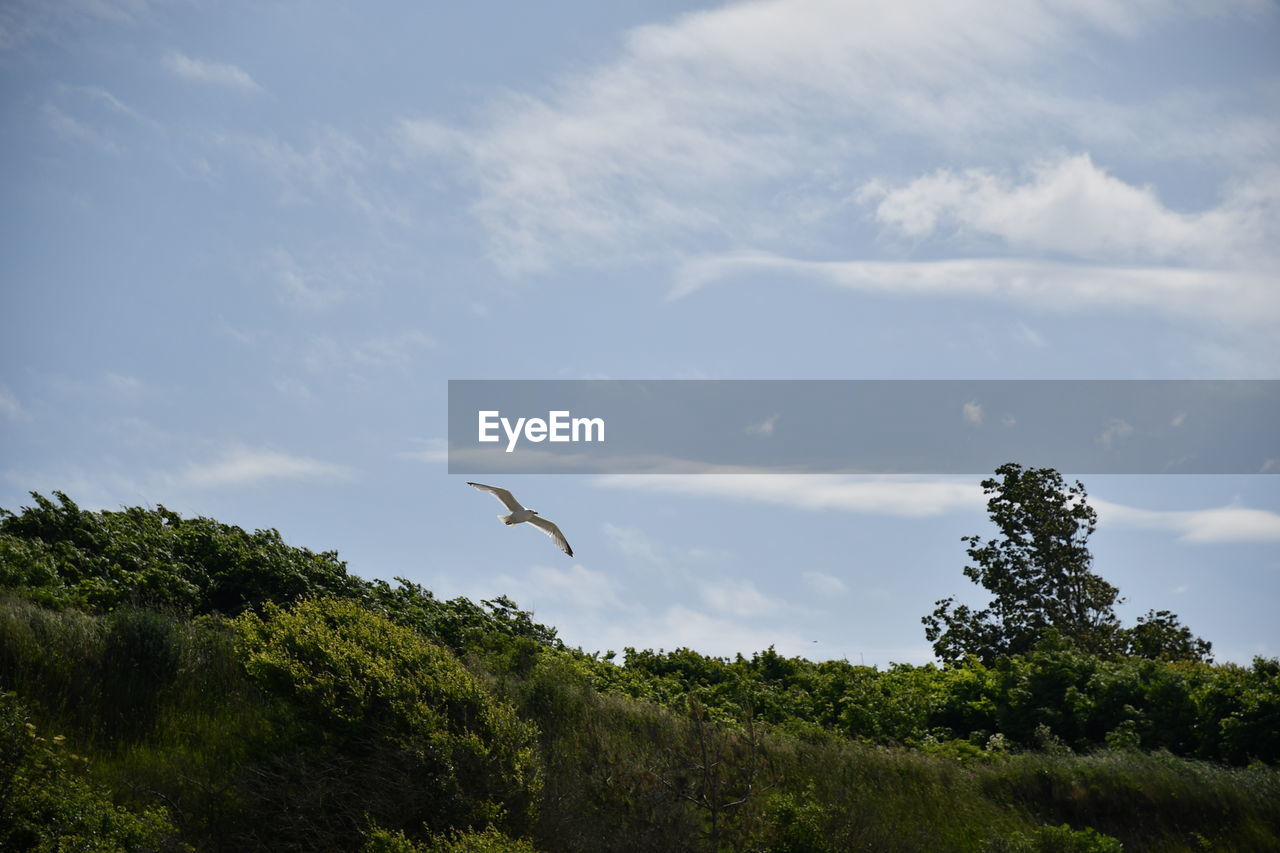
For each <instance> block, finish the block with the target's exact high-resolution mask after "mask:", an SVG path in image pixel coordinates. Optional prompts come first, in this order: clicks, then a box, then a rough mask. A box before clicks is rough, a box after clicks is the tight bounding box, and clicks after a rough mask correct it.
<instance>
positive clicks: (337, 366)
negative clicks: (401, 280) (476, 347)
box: [302, 329, 436, 374]
mask: <svg viewBox="0 0 1280 853" xmlns="http://www.w3.org/2000/svg"><path fill="white" fill-rule="evenodd" d="M435 347H436V341H435V339H434V338H432V337H431V336H430V335H428V334H426V333H425V332H421V331H419V330H417V329H409V330H407V331H403V332H390V333H387V334H384V335H377V336H374V337H371V338H366V339H365V340H363V341H357V342H355V343H342V342H339V341H337V340H334V339H333V338H330V337H326V336H323V335H320V336H316V337H314V338H312V339H311V340H310V341H309V342H308V344H307V350H306V353H305V354H304V355H303V358H302V362H303V364H304V365H305V366H306V368H307V369H308V370H311V371H313V372H315V373H326V374H331V373H334V372H346V373H357V372H359V371H360V370H364V369H369V370H388V369H405V368H408V367H412V366H413V364H414V363H415V362H416V361H417V359H418V357H419V355H420V354H421V353H422V352H424V351H426V350H431V349H434V348H435Z"/></svg>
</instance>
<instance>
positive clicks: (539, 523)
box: [529, 515, 573, 557]
mask: <svg viewBox="0 0 1280 853" xmlns="http://www.w3.org/2000/svg"><path fill="white" fill-rule="evenodd" d="M529 523H530V524H532V525H533V526H534V527H541V528H542V529H543V530H545V531H546V532H547V535H548V536H550V537H551V538H552V540H554V541H555V543H556V547H557V548H559V549H560V550H561V551H564V552H565V553H566V554H568V555H569V556H570V557H572V556H573V549H572V548H570V547H569V543H568V541H566V540H565V538H564V534H563V533H561V532H560V528H559V527H556V525H555V522H554V521H547V520H546V519H545V518H543V517H542V516H540V515H535V516H534V517H533V518H531V519H529Z"/></svg>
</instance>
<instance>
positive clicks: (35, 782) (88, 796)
mask: <svg viewBox="0 0 1280 853" xmlns="http://www.w3.org/2000/svg"><path fill="white" fill-rule="evenodd" d="M84 763H85V759H84V758H83V757H82V756H79V755H76V754H75V753H72V752H70V751H68V749H67V745H66V739H65V738H64V737H62V736H61V735H55V736H53V737H51V738H46V737H43V736H41V735H40V733H39V730H38V729H37V727H36V726H35V725H34V724H33V723H32V722H31V719H30V715H29V713H28V712H27V710H26V709H25V708H24V707H23V705H22V703H21V702H19V701H18V699H17V697H16V696H15V695H14V694H12V693H4V694H0V849H4V850H10V851H14V853H18V851H26V850H31V851H55V850H56V851H64V850H65V851H71V850H76V851H87V853H116V851H120V853H124V851H144V850H147V851H152V850H175V851H176V850H181V849H184V848H183V847H182V846H181V845H179V844H178V843H177V841H176V840H175V839H176V834H177V833H176V830H175V829H174V827H173V825H172V824H171V823H170V822H169V815H168V813H167V811H166V810H165V809H163V808H159V807H153V808H149V809H145V810H143V811H141V812H132V811H129V810H128V809H125V808H122V807H120V806H118V805H116V804H115V803H113V802H112V801H111V798H110V796H109V794H108V793H107V792H106V791H105V790H102V789H101V788H98V787H95V786H93V785H91V784H89V783H88V782H87V781H85V779H84V777H83V774H82V773H80V772H78V770H79V768H78V767H77V765H83V764H84Z"/></svg>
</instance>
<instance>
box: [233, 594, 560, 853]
mask: <svg viewBox="0 0 1280 853" xmlns="http://www.w3.org/2000/svg"><path fill="white" fill-rule="evenodd" d="M236 627H237V630H238V633H239V639H238V649H239V654H240V655H241V657H242V660H243V662H244V667H245V670H246V671H247V672H248V674H249V676H250V677H251V678H252V679H253V680H254V681H255V682H257V683H258V684H259V685H261V687H262V688H263V689H265V690H266V691H268V692H269V693H271V694H272V695H274V696H277V697H279V698H280V699H281V700H282V702H283V703H284V708H285V711H286V720H287V721H286V722H284V723H283V724H282V729H281V731H282V735H283V736H284V737H285V738H286V739H287V740H290V741H291V742H292V743H293V745H294V752H293V753H292V756H291V758H290V759H289V760H287V761H283V762H281V763H280V764H279V765H278V766H277V768H276V770H275V772H273V773H271V774H268V776H269V780H270V784H269V785H267V786H266V788H268V789H274V790H275V791H277V792H283V791H287V790H289V789H292V790H293V794H292V796H291V797H290V798H289V799H290V800H291V806H290V807H294V808H296V807H297V806H298V804H299V803H306V802H308V801H309V800H310V799H314V800H315V801H316V804H317V805H316V807H317V808H320V809H327V810H328V814H326V815H312V817H313V818H315V819H317V820H320V821H322V822H327V823H328V824H329V825H331V826H332V827H334V830H335V831H338V832H341V831H343V830H344V829H345V831H347V832H358V831H359V826H360V824H361V823H363V822H364V820H365V817H364V816H365V814H368V816H369V817H370V818H372V819H373V820H375V821H377V822H378V824H379V825H381V826H385V827H389V828H391V829H408V828H416V827H419V826H421V825H423V824H425V825H426V826H427V828H428V829H429V830H430V831H432V832H438V831H442V830H445V829H450V828H458V827H468V826H485V825H488V824H490V823H493V822H502V823H504V824H505V825H508V826H510V827H513V828H515V829H516V830H517V831H518V830H520V829H522V828H523V827H524V826H525V825H526V824H527V821H528V818H529V816H530V810H531V807H532V802H533V798H534V796H535V794H536V791H537V786H538V772H537V766H536V763H535V753H534V745H535V743H536V734H537V732H536V729H535V728H534V727H533V726H531V725H529V724H526V723H523V722H521V721H520V720H519V719H518V718H517V717H516V715H515V713H514V711H513V710H512V709H511V708H510V707H509V706H508V705H506V704H505V703H503V702H500V701H498V700H497V699H495V698H494V697H492V696H490V695H489V694H488V693H486V692H485V690H484V689H483V688H482V686H481V685H480V683H479V681H477V679H476V678H475V677H474V676H473V675H471V673H469V672H468V671H467V670H466V669H465V668H464V667H463V666H462V664H461V663H459V662H458V660H457V659H456V658H455V657H454V656H453V654H452V653H451V652H449V651H448V650H447V649H444V648H442V647H440V646H437V645H435V644H433V643H431V642H430V641H428V640H426V639H425V638H423V637H422V636H420V635H419V634H416V633H414V632H413V631H411V630H410V629H408V628H405V627H403V626H400V625H397V624H395V623H394V622H392V621H391V620H389V619H387V618H386V617H384V616H380V615H378V614H376V613H373V612H370V611H368V610H365V609H364V608H362V607H361V606H360V605H358V604H356V603H355V602H352V601H345V600H341V599H332V598H330V599H319V600H315V601H307V602H303V603H301V604H299V605H298V606H297V607H295V608H293V609H292V610H284V609H282V608H280V607H276V606H274V605H268V606H267V608H266V612H265V613H264V615H263V616H262V617H259V616H257V615H254V614H245V615H243V616H241V617H240V618H239V619H238V620H237V622H236ZM320 784H325V785H333V786H336V787H337V790H336V791H335V790H329V791H322V790H318V789H314V788H313V787H312V786H315V785H320ZM263 794H264V795H267V796H270V795H271V791H270V790H264V791H263ZM277 795H278V794H277ZM282 805H283V804H282ZM304 810H305V807H304Z"/></svg>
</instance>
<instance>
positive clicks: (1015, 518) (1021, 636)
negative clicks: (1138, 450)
mask: <svg viewBox="0 0 1280 853" xmlns="http://www.w3.org/2000/svg"><path fill="white" fill-rule="evenodd" d="M995 473H996V475H997V477H998V479H997V478H989V479H986V480H983V481H982V488H983V491H984V493H985V494H987V495H989V496H990V499H989V500H988V501H987V512H988V513H989V514H990V516H991V520H992V521H993V522H994V523H995V525H996V527H998V528H999V530H1000V533H1001V538H999V539H992V540H990V541H983V539H982V537H980V536H965V537H962V541H964V542H967V543H968V544H969V547H968V548H967V553H968V555H969V559H970V560H972V561H973V564H972V565H969V566H966V567H965V569H964V574H965V576H966V577H967V578H969V579H970V580H972V581H973V582H974V583H977V584H979V585H981V586H982V587H983V588H984V589H986V590H987V591H988V592H990V593H991V594H992V596H993V598H992V600H991V603H990V605H989V606H987V607H985V608H982V609H981V610H974V609H972V608H970V607H969V606H967V605H964V604H956V603H955V599H954V598H944V599H942V600H940V601H938V602H937V607H936V609H935V610H934V611H933V613H931V614H930V615H928V616H925V617H924V618H923V619H922V620H921V621H922V622H923V623H924V625H925V636H926V637H927V638H928V640H929V641H930V642H931V643H933V649H934V652H935V653H936V654H937V655H938V657H939V658H941V659H942V660H944V661H947V662H949V663H950V662H955V661H959V660H961V659H963V658H964V657H966V656H967V655H976V656H977V657H978V658H980V659H981V660H982V661H983V662H984V663H987V664H991V663H993V662H994V661H995V659H996V658H998V657H999V656H1000V655H1006V654H1021V653H1025V652H1028V651H1030V650H1031V649H1032V648H1033V647H1034V646H1035V644H1036V643H1037V642H1038V641H1039V640H1040V639H1042V638H1043V637H1044V636H1046V634H1048V633H1049V632H1050V631H1054V632H1056V633H1058V634H1059V635H1061V636H1062V637H1064V638H1066V639H1068V640H1070V641H1072V642H1074V643H1076V644H1077V645H1079V646H1080V647H1081V648H1083V649H1084V650H1086V651H1091V652H1103V651H1110V650H1112V649H1113V648H1114V646H1115V643H1116V636H1117V629H1118V624H1117V620H1116V616H1115V612H1114V606H1115V605H1116V603H1117V602H1118V600H1119V591H1118V590H1117V589H1116V588H1115V587H1114V586H1112V585H1111V584H1109V583H1107V582H1106V581H1105V580H1103V579H1102V578H1101V577H1099V576H1098V575H1096V574H1094V573H1093V571H1092V570H1091V569H1090V566H1091V564H1092V561H1093V557H1092V555H1091V554H1090V553H1089V548H1088V545H1087V543H1088V539H1089V536H1090V534H1092V533H1093V531H1094V528H1095V526H1096V524H1097V513H1096V512H1095V511H1094V510H1093V508H1092V507H1090V506H1089V504H1088V503H1087V502H1086V498H1087V495H1086V493H1085V490H1084V485H1083V484H1082V483H1080V482H1079V481H1076V483H1075V484H1074V485H1071V486H1068V485H1067V484H1066V483H1065V482H1064V481H1063V479H1062V475H1060V474H1059V473H1058V472H1057V471H1055V470H1053V469H1052V468H1023V467H1022V466H1021V465H1018V464H1017V463H1013V462H1008V463H1006V464H1004V465H1001V466H1000V467H999V468H997V469H996V472H995Z"/></svg>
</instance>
